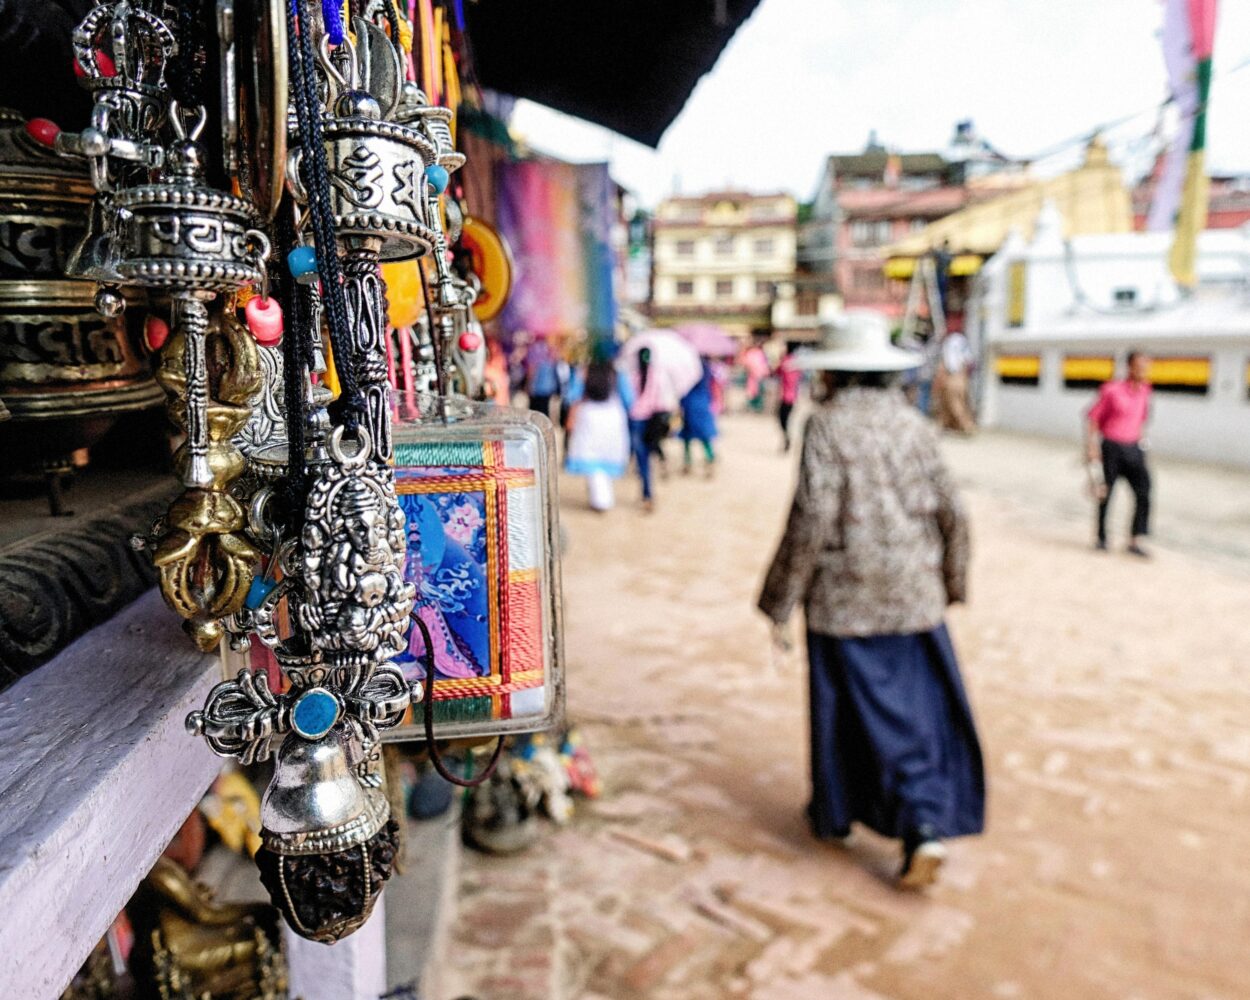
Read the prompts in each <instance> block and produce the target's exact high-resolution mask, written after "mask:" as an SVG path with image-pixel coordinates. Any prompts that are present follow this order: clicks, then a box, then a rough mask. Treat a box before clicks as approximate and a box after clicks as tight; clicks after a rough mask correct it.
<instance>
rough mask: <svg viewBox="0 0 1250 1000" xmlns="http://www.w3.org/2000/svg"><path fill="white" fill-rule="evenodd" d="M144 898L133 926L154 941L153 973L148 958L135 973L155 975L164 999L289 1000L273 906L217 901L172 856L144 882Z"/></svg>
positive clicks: (154, 982) (141, 958)
mask: <svg viewBox="0 0 1250 1000" xmlns="http://www.w3.org/2000/svg"><path fill="white" fill-rule="evenodd" d="M138 900H141V901H142V902H138ZM138 900H137V901H136V902H137V903H138V905H137V906H135V907H133V909H134V910H135V912H134V920H135V924H136V931H137V932H140V936H139V941H142V942H148V943H150V951H148V956H150V969H143V968H142V967H144V966H147V965H148V956H144V955H142V954H141V955H140V956H137V957H138V958H139V962H138V963H137V965H138V966H139V968H137V969H136V971H137V972H143V971H147V972H150V978H151V983H150V986H153V987H155V988H156V992H157V994H158V995H159V996H160V997H161V998H162V1000H183V998H211V1000H227V998H228V1000H285V998H286V996H287V984H286V979H287V975H286V963H285V961H284V960H283V957H282V952H281V948H280V945H279V944H278V936H277V925H276V921H277V914H276V913H275V912H274V911H273V909H272V908H271V907H269V906H267V905H264V904H253V903H246V904H244V903H218V902H216V901H215V900H214V899H213V898H212V897H211V895H209V893H208V892H207V890H205V889H204V888H203V886H201V885H199V884H198V883H197V882H196V881H195V880H194V879H192V878H191V876H190V875H188V874H187V872H186V871H185V870H184V869H183V868H182V866H181V865H178V864H176V863H175V862H173V861H170V860H168V859H166V858H162V859H160V860H158V861H157V863H156V867H155V868H153V869H152V872H151V874H149V875H148V877H147V878H146V879H144V880H143V883H142V885H141V886H140V891H139V896H138ZM143 950H144V951H147V949H143ZM145 978H146V977H145ZM144 985H145V986H148V985H149V984H144Z"/></svg>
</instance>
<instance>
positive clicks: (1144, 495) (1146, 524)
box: [1098, 438, 1150, 542]
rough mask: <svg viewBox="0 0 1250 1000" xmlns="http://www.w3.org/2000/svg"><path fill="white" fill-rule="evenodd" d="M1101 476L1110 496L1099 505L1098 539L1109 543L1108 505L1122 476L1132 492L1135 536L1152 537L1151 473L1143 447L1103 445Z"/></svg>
mask: <svg viewBox="0 0 1250 1000" xmlns="http://www.w3.org/2000/svg"><path fill="white" fill-rule="evenodd" d="M1102 475H1103V478H1104V479H1105V480H1106V482H1107V494H1106V496H1104V497H1103V498H1102V502H1101V503H1099V504H1098V540H1099V541H1100V542H1105V541H1106V540H1107V504H1109V503H1110V502H1111V490H1112V488H1113V487H1114V486H1115V484H1116V480H1118V479H1119V478H1120V477H1121V476H1123V477H1124V478H1125V479H1126V480H1128V484H1129V486H1130V487H1131V488H1132V490H1133V498H1134V500H1135V505H1134V507H1133V537H1134V538H1136V537H1137V536H1139V535H1148V534H1150V470H1149V469H1147V468H1146V453H1145V452H1143V451H1142V450H1141V446H1140V445H1136V444H1120V442H1119V441H1108V440H1106V439H1105V438H1104V439H1103V442H1102Z"/></svg>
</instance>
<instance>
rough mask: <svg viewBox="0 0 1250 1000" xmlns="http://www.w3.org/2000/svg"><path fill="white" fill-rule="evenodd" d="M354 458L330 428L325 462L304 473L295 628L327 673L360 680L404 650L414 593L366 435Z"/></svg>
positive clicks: (387, 473) (403, 544) (400, 526)
mask: <svg viewBox="0 0 1250 1000" xmlns="http://www.w3.org/2000/svg"><path fill="white" fill-rule="evenodd" d="M359 435H360V436H359V440H358V441H357V444H356V451H355V453H354V454H349V453H348V452H347V451H346V450H345V448H344V443H343V429H342V428H341V427H336V428H335V429H334V431H333V432H332V433H331V435H330V439H329V441H328V442H327V443H326V451H327V454H328V461H325V462H322V463H320V464H319V465H317V466H315V467H314V468H313V469H312V475H313V480H312V483H311V485H310V487H309V493H308V505H307V508H306V510H305V516H304V532H303V536H302V538H301V545H302V550H303V573H302V576H303V583H304V593H303V600H302V602H301V604H300V608H299V623H300V625H301V627H302V628H304V629H305V630H306V631H307V633H308V637H309V641H310V643H311V645H312V648H313V649H314V650H317V651H319V652H320V653H321V654H322V656H323V657H324V659H325V660H326V662H327V663H328V664H329V665H330V666H331V667H333V668H336V669H344V670H351V671H358V672H359V674H360V676H361V680H362V682H363V681H367V680H368V678H369V677H370V676H371V675H372V673H373V670H374V668H375V667H377V666H378V665H380V664H382V663H384V662H386V661H387V660H389V659H391V658H392V657H394V656H396V655H398V654H399V653H400V652H402V651H403V650H404V648H405V646H406V636H407V632H408V615H409V613H410V612H411V611H412V605H413V602H414V600H415V599H416V588H415V587H414V585H413V584H411V583H407V582H405V580H404V574H403V569H404V554H405V551H406V549H407V539H406V537H405V531H404V514H403V511H402V510H401V509H400V507H399V501H398V498H397V497H396V494H395V478H394V473H393V472H392V471H391V469H390V468H389V467H387V466H385V465H382V464H380V463H378V462H377V461H374V460H373V459H372V458H371V457H370V451H371V444H370V441H369V435H368V432H367V431H366V430H364V429H363V428H361V429H360V430H359Z"/></svg>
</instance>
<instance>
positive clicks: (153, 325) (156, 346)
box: [143, 313, 169, 353]
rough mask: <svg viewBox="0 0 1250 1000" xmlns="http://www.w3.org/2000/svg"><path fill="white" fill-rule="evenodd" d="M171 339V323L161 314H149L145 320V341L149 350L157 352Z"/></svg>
mask: <svg viewBox="0 0 1250 1000" xmlns="http://www.w3.org/2000/svg"><path fill="white" fill-rule="evenodd" d="M168 339H169V324H168V323H166V322H165V321H164V320H163V319H161V318H160V317H159V316H154V315H152V314H151V313H149V314H148V317H147V319H145V320H144V321H143V343H144V344H145V345H146V346H147V349H148V350H149V351H152V352H153V353H155V352H156V351H159V350H160V349H161V348H162V347H164V346H165V341H167V340H168Z"/></svg>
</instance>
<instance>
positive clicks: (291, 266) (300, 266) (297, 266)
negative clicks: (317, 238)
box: [286, 247, 317, 285]
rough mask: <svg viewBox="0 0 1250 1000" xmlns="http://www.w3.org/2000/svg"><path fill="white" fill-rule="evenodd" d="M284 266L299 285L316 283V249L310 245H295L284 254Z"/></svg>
mask: <svg viewBox="0 0 1250 1000" xmlns="http://www.w3.org/2000/svg"><path fill="white" fill-rule="evenodd" d="M286 266H287V270H289V271H290V272H291V277H292V278H294V279H295V280H296V281H298V282H299V283H300V284H301V285H315V284H316V283H317V251H316V250H314V249H313V248H312V247H296V248H295V249H294V250H292V251H291V252H290V253H289V254H287V255H286Z"/></svg>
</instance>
